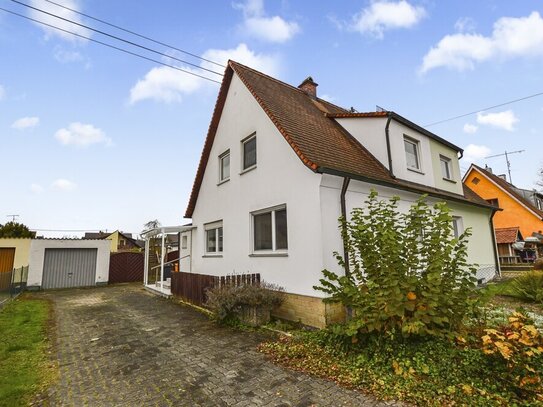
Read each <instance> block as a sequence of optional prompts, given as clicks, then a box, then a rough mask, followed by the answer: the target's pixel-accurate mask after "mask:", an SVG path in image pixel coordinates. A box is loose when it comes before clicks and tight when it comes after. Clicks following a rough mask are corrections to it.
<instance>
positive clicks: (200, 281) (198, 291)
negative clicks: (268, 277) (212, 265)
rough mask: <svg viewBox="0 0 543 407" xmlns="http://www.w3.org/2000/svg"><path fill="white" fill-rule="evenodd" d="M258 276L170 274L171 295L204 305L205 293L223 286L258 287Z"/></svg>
mask: <svg viewBox="0 0 543 407" xmlns="http://www.w3.org/2000/svg"><path fill="white" fill-rule="evenodd" d="M258 284H260V274H238V275H229V276H222V277H218V276H210V275H207V274H196V273H183V272H177V273H172V282H171V290H172V294H173V295H175V296H177V297H181V298H183V300H185V301H188V302H191V303H193V304H196V305H205V302H206V299H207V298H206V291H207V290H208V289H210V288H213V287H217V286H224V285H235V286H242V285H258Z"/></svg>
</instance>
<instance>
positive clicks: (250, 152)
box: [241, 133, 256, 171]
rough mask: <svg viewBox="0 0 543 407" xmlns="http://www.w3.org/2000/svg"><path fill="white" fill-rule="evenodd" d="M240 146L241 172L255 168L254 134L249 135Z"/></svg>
mask: <svg viewBox="0 0 543 407" xmlns="http://www.w3.org/2000/svg"><path fill="white" fill-rule="evenodd" d="M241 145H242V163H241V169H242V171H247V170H250V169H252V168H254V167H256V133H253V134H251V135H250V136H249V137H247V138H246V139H245V140H243V141H242V142H241Z"/></svg>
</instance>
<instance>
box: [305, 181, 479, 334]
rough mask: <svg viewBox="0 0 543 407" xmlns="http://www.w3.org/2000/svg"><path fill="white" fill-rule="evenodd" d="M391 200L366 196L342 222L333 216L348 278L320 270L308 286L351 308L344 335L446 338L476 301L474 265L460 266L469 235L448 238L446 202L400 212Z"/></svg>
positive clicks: (421, 203)
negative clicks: (316, 282) (314, 283)
mask: <svg viewBox="0 0 543 407" xmlns="http://www.w3.org/2000/svg"><path fill="white" fill-rule="evenodd" d="M398 201H399V198H398V197H394V198H392V199H390V200H389V201H384V200H379V199H378V198H377V193H376V192H375V191H372V193H371V194H370V196H369V198H368V200H367V201H366V205H365V208H356V209H354V210H353V211H352V212H351V220H350V221H349V222H347V221H345V220H344V219H340V222H341V228H342V234H343V239H344V242H345V245H346V248H347V253H348V264H349V270H350V273H349V274H348V275H342V276H339V275H337V274H335V273H333V272H331V271H328V270H324V271H323V274H324V278H323V279H321V280H320V283H321V285H320V286H316V287H314V288H315V289H316V290H320V291H323V292H325V293H326V294H328V295H329V298H327V300H326V301H330V302H341V303H342V304H343V305H345V306H346V307H350V308H351V309H352V310H353V317H352V319H350V320H349V321H348V322H347V324H346V325H345V326H344V328H343V333H344V334H345V335H347V336H350V337H356V336H357V335H359V334H365V333H372V332H377V333H385V334H389V335H395V334H396V333H400V334H401V335H402V336H404V337H406V336H412V335H415V336H417V335H420V336H425V335H432V336H451V337H452V336H454V335H455V334H456V333H457V331H458V329H459V328H460V327H461V325H462V323H463V320H464V317H465V316H466V314H467V313H468V312H469V311H470V309H471V307H472V305H473V303H474V302H473V298H475V297H476V294H475V287H476V278H475V270H476V268H475V267H474V266H473V265H470V264H468V263H467V241H468V238H469V236H470V234H471V233H470V230H469V229H467V230H466V231H465V232H464V233H463V234H462V235H461V236H459V237H458V238H455V237H454V236H453V230H452V216H451V214H450V210H449V208H448V207H447V205H446V204H445V203H442V202H440V203H436V204H435V205H433V206H432V207H431V206H429V205H428V204H427V203H426V201H425V197H423V198H421V199H419V200H418V201H417V202H416V203H414V204H413V205H412V206H411V208H410V210H409V211H408V212H407V213H400V212H399V211H398ZM335 255H336V258H337V260H338V263H339V264H340V266H342V267H345V259H344V258H343V257H342V256H340V255H339V254H337V253H335Z"/></svg>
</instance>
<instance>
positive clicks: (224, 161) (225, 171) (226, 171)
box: [219, 150, 230, 182]
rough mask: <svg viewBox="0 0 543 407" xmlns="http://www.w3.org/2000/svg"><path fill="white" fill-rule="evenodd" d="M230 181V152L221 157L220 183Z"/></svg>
mask: <svg viewBox="0 0 543 407" xmlns="http://www.w3.org/2000/svg"><path fill="white" fill-rule="evenodd" d="M229 179H230V150H226V151H225V152H224V153H222V154H221V155H220V156H219V182H223V181H227V180H229Z"/></svg>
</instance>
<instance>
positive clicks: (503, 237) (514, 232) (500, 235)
mask: <svg viewBox="0 0 543 407" xmlns="http://www.w3.org/2000/svg"><path fill="white" fill-rule="evenodd" d="M495 232H496V243H498V244H509V243H515V242H517V241H519V240H522V235H521V234H520V229H519V227H518V226H517V227H513V228H497V229H496V230H495Z"/></svg>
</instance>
